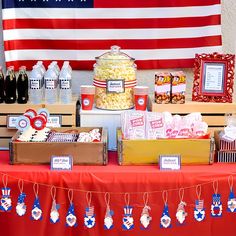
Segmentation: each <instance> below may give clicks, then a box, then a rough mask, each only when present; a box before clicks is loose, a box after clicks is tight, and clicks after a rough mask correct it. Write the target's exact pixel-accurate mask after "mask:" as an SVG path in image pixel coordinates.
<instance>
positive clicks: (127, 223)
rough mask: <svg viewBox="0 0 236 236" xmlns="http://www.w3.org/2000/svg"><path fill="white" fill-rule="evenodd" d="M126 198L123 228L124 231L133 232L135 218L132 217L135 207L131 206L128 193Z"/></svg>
mask: <svg viewBox="0 0 236 236" xmlns="http://www.w3.org/2000/svg"><path fill="white" fill-rule="evenodd" d="M124 197H125V203H126V206H125V207H124V216H123V224H122V228H123V229H124V230H131V229H133V228H134V218H133V216H132V211H133V207H132V206H130V205H129V202H130V195H129V194H128V193H125V196H124Z"/></svg>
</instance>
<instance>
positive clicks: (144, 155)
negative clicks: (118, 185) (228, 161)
mask: <svg viewBox="0 0 236 236" xmlns="http://www.w3.org/2000/svg"><path fill="white" fill-rule="evenodd" d="M117 140H118V162H119V164H120V165H153V164H157V163H158V162H159V157H160V155H175V154H179V155H181V164H182V165H206V164H212V163H213V161H214V138H207V139H153V140H147V139H145V140H141V139H139V140H125V139H122V134H121V130H120V129H118V130H117Z"/></svg>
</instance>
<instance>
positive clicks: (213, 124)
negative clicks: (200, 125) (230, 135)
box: [148, 98, 236, 135]
mask: <svg viewBox="0 0 236 236" xmlns="http://www.w3.org/2000/svg"><path fill="white" fill-rule="evenodd" d="M148 108H149V110H151V111H154V112H164V111H168V112H171V113H172V114H179V115H187V114H189V113H191V112H200V113H201V114H202V117H203V121H205V122H206V123H207V124H208V127H209V132H210V133H211V134H212V135H214V131H215V130H219V129H223V128H224V127H225V125H226V119H225V113H232V112H234V111H235V110H236V103H212V102H209V103H204V102H193V101H190V100H189V99H186V102H185V104H157V103H155V102H154V101H153V99H151V98H149V104H148Z"/></svg>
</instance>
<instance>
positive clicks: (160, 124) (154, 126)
mask: <svg viewBox="0 0 236 236" xmlns="http://www.w3.org/2000/svg"><path fill="white" fill-rule="evenodd" d="M150 125H151V127H152V129H157V128H161V127H163V121H162V118H161V119H159V120H153V121H150Z"/></svg>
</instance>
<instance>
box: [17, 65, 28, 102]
mask: <svg viewBox="0 0 236 236" xmlns="http://www.w3.org/2000/svg"><path fill="white" fill-rule="evenodd" d="M16 89H17V102H18V103H20V104H24V103H27V101H28V99H29V94H28V76H27V74H26V67H25V66H21V67H20V70H19V76H18V78H17V82H16Z"/></svg>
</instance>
